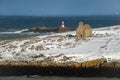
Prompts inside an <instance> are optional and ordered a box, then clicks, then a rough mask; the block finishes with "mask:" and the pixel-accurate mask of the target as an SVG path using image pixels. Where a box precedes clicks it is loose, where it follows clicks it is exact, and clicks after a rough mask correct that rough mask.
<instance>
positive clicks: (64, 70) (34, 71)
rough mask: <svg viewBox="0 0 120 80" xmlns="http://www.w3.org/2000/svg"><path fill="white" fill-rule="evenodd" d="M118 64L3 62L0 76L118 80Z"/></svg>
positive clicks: (103, 60)
mask: <svg viewBox="0 0 120 80" xmlns="http://www.w3.org/2000/svg"><path fill="white" fill-rule="evenodd" d="M119 74H120V62H110V63H108V62H107V60H106V59H104V58H101V59H96V60H91V61H85V62H82V63H72V64H71V63H63V64H62V63H61V64H56V63H54V62H53V63H52V62H51V63H49V62H33V63H30V62H16V63H15V62H3V63H0V76H23V75H27V76H28V77H29V76H30V75H40V76H73V77H74V76H76V77H117V78H120V75H119Z"/></svg>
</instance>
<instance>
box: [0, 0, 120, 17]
mask: <svg viewBox="0 0 120 80" xmlns="http://www.w3.org/2000/svg"><path fill="white" fill-rule="evenodd" d="M0 15H23V16H83V15H120V0H0Z"/></svg>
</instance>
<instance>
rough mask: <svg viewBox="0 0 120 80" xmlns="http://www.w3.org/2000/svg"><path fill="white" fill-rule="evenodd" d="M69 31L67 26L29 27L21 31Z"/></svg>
mask: <svg viewBox="0 0 120 80" xmlns="http://www.w3.org/2000/svg"><path fill="white" fill-rule="evenodd" d="M67 31H71V29H70V28H68V27H58V28H47V27H41V28H40V27H36V28H31V29H28V30H26V31H23V32H39V33H46V32H67Z"/></svg>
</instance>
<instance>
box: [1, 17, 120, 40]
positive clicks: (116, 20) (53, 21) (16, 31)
mask: <svg viewBox="0 0 120 80" xmlns="http://www.w3.org/2000/svg"><path fill="white" fill-rule="evenodd" d="M61 21H64V22H65V26H66V27H70V28H72V29H76V27H77V25H78V23H79V21H83V22H84V23H86V24H90V25H91V26H92V28H98V27H106V26H113V25H120V16H85V17H39V16H35V17H33V16H0V40H5V39H13V38H20V37H29V36H37V35H43V34H41V33H21V30H24V29H30V28H32V27H43V26H45V27H48V28H56V27H59V26H60V25H61Z"/></svg>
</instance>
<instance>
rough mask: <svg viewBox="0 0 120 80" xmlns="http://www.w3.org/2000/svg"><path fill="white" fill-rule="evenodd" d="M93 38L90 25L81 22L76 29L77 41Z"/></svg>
mask: <svg viewBox="0 0 120 80" xmlns="http://www.w3.org/2000/svg"><path fill="white" fill-rule="evenodd" d="M91 36H92V28H91V26H90V25H89V24H85V25H84V24H83V22H79V25H78V27H77V29H76V39H77V40H80V39H86V38H88V37H91Z"/></svg>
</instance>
